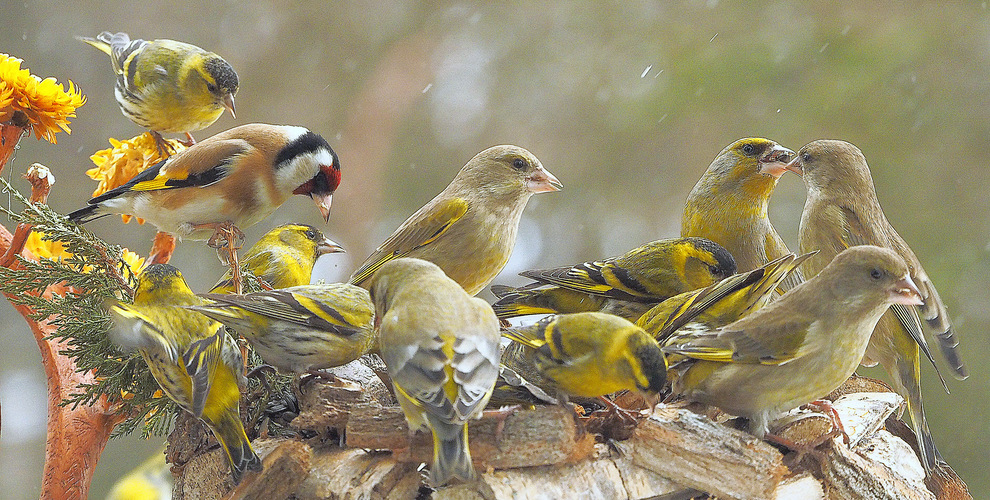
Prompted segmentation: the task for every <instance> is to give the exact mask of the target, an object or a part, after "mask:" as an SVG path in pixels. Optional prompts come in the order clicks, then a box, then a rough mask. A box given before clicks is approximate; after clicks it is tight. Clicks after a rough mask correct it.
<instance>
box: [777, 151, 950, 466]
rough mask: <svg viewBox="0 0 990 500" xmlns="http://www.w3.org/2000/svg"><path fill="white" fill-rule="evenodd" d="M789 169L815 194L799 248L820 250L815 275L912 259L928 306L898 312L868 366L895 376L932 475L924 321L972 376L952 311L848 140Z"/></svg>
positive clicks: (812, 265)
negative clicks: (853, 258)
mask: <svg viewBox="0 0 990 500" xmlns="http://www.w3.org/2000/svg"><path fill="white" fill-rule="evenodd" d="M788 168H789V169H792V170H794V171H795V172H797V173H799V174H801V176H802V177H803V178H804V183H805V185H806V186H807V188H808V199H807V202H806V203H805V205H804V213H803V214H802V215H801V229H800V232H799V243H800V245H801V249H802V251H811V250H819V251H820V252H819V253H818V255H816V256H814V257H812V258H811V259H810V260H808V264H807V268H808V271H809V274H814V273H816V272H818V270H820V269H823V268H824V267H825V266H826V265H827V264H828V262H829V261H830V260H831V259H832V258H833V257H834V256H835V255H836V254H838V253H840V252H842V251H843V250H844V249H845V248H848V247H852V246H854V245H877V246H880V247H884V248H888V249H890V250H892V251H894V252H895V253H897V255H899V256H900V257H901V258H902V259H904V260H905V261H906V262H907V263H908V267H909V268H910V270H911V279H912V280H914V282H915V283H917V284H918V286H919V287H920V289H921V297H922V299H924V303H922V304H919V305H918V307H917V308H915V307H908V305H909V304H899V305H895V306H894V307H892V308H891V310H890V312H888V313H887V314H886V315H884V317H883V318H882V319H881V320H880V323H879V325H877V329H876V331H875V332H873V340H871V341H870V346H869V348H868V349H867V350H866V357H865V359H864V360H863V363H864V364H865V365H867V366H872V365H875V364H877V363H878V362H879V363H880V364H882V365H883V367H884V368H886V369H887V371H888V372H889V373H890V375H891V378H892V379H893V382H894V388H895V389H896V390H897V392H898V393H900V394H901V395H902V396H904V398H905V399H907V401H908V410H909V412H910V414H911V420H912V422H913V424H914V430H915V433H916V434H917V435H918V444H919V448H920V449H921V451H922V453H921V459H922V464H923V465H924V466H925V470H926V471H931V470H932V468H933V467H934V466H935V465H936V461H937V459H938V451H937V450H936V449H935V443H934V441H933V440H932V436H931V431H929V429H928V422H927V420H926V419H925V413H924V407H923V403H922V397H921V363H920V353H919V347H920V349H921V350H922V351H924V353H925V356H926V357H927V358H928V359H929V360H930V361H931V362H932V364H933V365H934V363H935V360H934V359H933V357H932V355H931V352H930V351H929V349H928V345H927V343H926V342H925V339H924V335H923V334H922V323H921V321H920V318H919V314H920V317H921V318H924V320H925V323H927V324H928V327H929V329H930V330H932V331H933V332H934V336H935V338H936V340H937V341H938V345H939V347H940V348H941V350H942V354H943V355H944V357H945V359H946V360H947V361H948V363H949V366H950V367H951V368H952V370H953V373H954V374H955V375H956V376H957V377H959V378H965V377H966V376H967V371H966V368H965V367H964V366H963V362H962V360H961V359H960V357H959V352H958V344H959V342H958V340H956V336H955V333H954V332H953V330H952V325H951V324H950V322H949V315H948V313H947V312H946V309H945V304H943V303H942V299H941V298H940V297H939V294H938V291H937V290H935V285H934V284H933V283H932V281H931V279H930V278H929V276H928V273H926V272H925V268H924V267H922V266H921V262H920V261H919V260H918V257H917V256H916V255H915V254H914V252H913V251H911V248H910V247H909V246H908V244H907V243H906V242H905V241H904V240H903V239H902V238H901V236H900V235H899V234H897V231H895V230H894V228H893V227H892V226H891V225H890V223H889V222H887V217H886V216H884V213H883V210H882V209H881V208H880V202H879V201H877V195H876V190H875V188H874V186H873V178H872V176H871V175H870V167H869V166H868V165H867V164H866V158H865V157H864V156H863V153H862V152H861V151H860V150H859V148H857V147H856V146H853V145H852V144H849V143H848V142H843V141H832V140H822V141H814V142H811V143H809V144H807V145H805V146H804V147H803V148H801V150H800V151H798V153H797V155H796V156H795V158H794V160H793V161H792V162H791V163H790V164H789V165H788ZM936 371H937V368H936ZM943 384H944V382H943Z"/></svg>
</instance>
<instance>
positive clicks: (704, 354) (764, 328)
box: [663, 314, 813, 365]
mask: <svg viewBox="0 0 990 500" xmlns="http://www.w3.org/2000/svg"><path fill="white" fill-rule="evenodd" d="M793 316H795V317H779V315H775V316H769V315H762V317H761V318H760V321H759V322H745V321H744V322H736V323H733V324H732V325H729V326H727V327H725V328H723V329H720V330H715V331H713V332H711V333H706V334H695V335H692V336H691V337H690V338H688V339H687V340H685V341H684V342H679V343H671V344H669V345H665V346H664V347H663V352H664V353H667V354H679V355H682V356H686V357H689V358H694V359H700V360H704V361H716V362H720V363H749V364H761V365H781V364H784V363H788V362H790V361H793V360H795V359H797V358H799V357H801V346H802V345H803V344H804V339H805V337H806V336H807V334H808V330H809V329H810V328H811V327H812V323H813V320H812V318H810V317H808V316H806V315H803V314H795V315H793ZM749 318H752V316H750V317H749ZM747 319H748V318H747ZM740 323H744V324H740Z"/></svg>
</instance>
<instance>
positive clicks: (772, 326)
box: [662, 246, 921, 437]
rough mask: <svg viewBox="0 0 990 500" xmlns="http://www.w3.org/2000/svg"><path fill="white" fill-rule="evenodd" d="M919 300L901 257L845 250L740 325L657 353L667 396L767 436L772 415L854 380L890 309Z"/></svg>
mask: <svg viewBox="0 0 990 500" xmlns="http://www.w3.org/2000/svg"><path fill="white" fill-rule="evenodd" d="M920 303H921V295H920V292H919V291H918V289H917V287H916V286H915V284H914V283H913V282H912V281H911V277H910V274H909V270H908V266H907V264H906V263H905V262H904V259H902V258H900V257H899V256H898V255H897V254H895V253H894V252H891V251H890V250H887V249H884V248H879V247H875V246H859V247H853V248H850V249H848V250H846V251H844V252H842V253H841V254H839V255H838V256H836V258H835V260H833V261H832V262H831V263H830V264H829V265H828V266H826V267H825V269H823V270H822V271H821V273H819V274H818V275H817V276H815V277H814V278H812V279H810V280H808V281H806V282H804V283H802V284H799V285H797V286H795V287H794V288H792V289H791V290H790V291H788V292H787V293H785V294H783V295H782V296H781V297H780V298H778V299H776V300H774V301H772V302H770V303H769V304H767V305H766V306H765V307H763V308H762V309H760V310H758V311H755V312H753V313H752V314H750V315H748V316H746V317H744V318H742V319H740V320H738V321H735V322H733V323H731V324H729V325H726V326H724V327H722V328H716V329H705V328H702V329H687V328H682V329H681V330H679V331H678V332H677V334H675V336H674V337H671V338H670V339H669V340H668V342H667V343H666V345H664V346H663V348H662V350H663V352H664V354H666V355H667V356H668V360H667V361H668V363H670V371H669V372H668V376H671V377H672V380H673V383H672V390H673V392H674V393H675V394H681V395H683V396H685V397H686V398H688V399H689V400H693V401H698V402H701V403H705V404H709V405H714V406H717V407H719V408H721V409H722V410H725V411H726V412H728V413H731V414H733V415H738V416H742V417H746V418H747V419H749V420H750V429H751V430H752V432H753V433H754V434H756V435H757V436H759V437H764V436H765V435H766V433H767V431H768V427H769V424H770V422H771V421H773V420H774V419H775V418H777V417H778V416H780V415H781V414H783V413H784V412H787V411H788V410H791V409H792V408H796V407H798V406H800V405H802V404H805V403H808V402H810V401H813V400H816V399H818V398H821V397H823V396H825V395H826V394H828V393H829V392H831V391H832V390H834V389H835V388H837V387H839V385H841V384H842V382H844V381H845V380H846V379H847V378H849V376H850V375H852V374H853V371H855V369H856V366H857V365H859V360H860V359H861V358H862V357H863V352H864V351H865V350H866V345H867V343H868V342H869V339H870V333H871V332H872V331H873V328H874V326H876V323H877V321H879V320H880V316H882V315H883V313H884V312H885V311H886V310H887V309H888V308H889V306H890V305H891V304H908V305H913V304H920Z"/></svg>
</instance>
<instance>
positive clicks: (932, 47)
mask: <svg viewBox="0 0 990 500" xmlns="http://www.w3.org/2000/svg"><path fill="white" fill-rule="evenodd" d="M817 4H818V5H805V2H799V1H794V0H780V1H770V2H719V1H717V0H707V1H678V2H667V1H663V2H660V1H657V2H641V1H630V2H559V3H558V2H551V3H546V2H528V1H527V2H499V3H497V4H496V3H489V2H419V1H393V2H388V3H384V2H375V1H365V2H322V1H320V2H317V1H311V2H287V1H276V2H249V1H227V2H200V1H173V2H160V1H145V0H129V1H128V2H94V1H77V2H62V1H55V0H27V1H9V2H7V3H6V4H4V7H3V18H4V20H3V28H2V29H0V51H2V52H7V53H10V54H12V55H16V56H18V57H20V58H23V59H25V63H24V66H25V67H28V68H30V69H31V70H32V72H33V73H34V74H37V75H39V76H42V77H47V76H55V77H57V78H58V79H59V81H61V82H66V81H67V80H69V79H71V80H72V81H73V82H75V83H76V84H77V85H79V86H80V87H81V88H82V89H83V91H84V92H85V94H86V95H87V97H88V99H89V101H88V103H87V104H86V105H84V106H83V107H81V108H80V109H79V110H78V117H77V118H76V119H75V120H73V122H72V129H73V132H72V134H71V135H64V134H60V135H59V138H58V144H57V145H50V144H48V143H42V142H38V141H36V140H35V139H34V138H33V137H27V138H25V139H24V140H22V141H21V148H20V150H19V151H18V152H17V154H16V156H15V157H14V159H13V162H12V164H11V165H9V166H8V167H7V169H6V171H5V172H4V175H5V176H7V177H12V178H13V179H14V182H15V184H16V185H17V186H20V187H21V189H22V190H23V191H24V192H27V191H28V189H27V186H26V185H25V184H24V182H23V181H21V180H20V179H19V177H20V175H21V174H22V173H23V172H24V171H25V170H26V169H27V167H28V166H29V165H30V164H31V163H32V162H41V163H44V164H46V165H48V166H50V167H51V168H52V169H53V170H54V172H55V175H56V177H57V179H58V183H57V184H56V185H55V188H54V190H53V193H52V196H51V200H50V201H51V205H52V206H53V207H55V208H56V209H57V210H59V211H62V212H68V211H70V210H72V209H75V208H78V207H80V206H82V204H83V203H84V202H85V200H86V199H87V198H88V197H89V195H90V194H91V192H92V190H93V189H94V188H95V182H94V181H91V180H89V179H88V178H87V177H86V176H85V174H84V171H85V170H86V169H87V168H89V166H90V162H89V159H88V157H89V155H91V154H92V153H93V152H95V151H96V150H98V149H103V148H105V147H107V138H108V137H116V138H127V137H131V136H134V135H136V134H138V133H140V132H141V130H140V129H139V128H138V127H137V126H136V125H134V124H132V123H130V122H129V121H128V120H126V119H125V118H124V117H123V116H122V115H121V114H120V112H119V111H118V108H117V105H116V104H115V102H114V100H113V93H112V87H111V86H112V76H111V72H110V66H109V61H108V58H107V57H106V56H105V55H103V54H101V53H99V52H98V51H96V50H94V49H92V48H91V47H88V46H86V45H84V44H82V43H80V42H78V41H76V40H74V39H73V36H74V35H88V36H93V35H95V34H97V33H99V32H100V31H102V30H113V31H126V32H129V33H130V34H131V35H132V37H140V38H146V39H151V38H172V39H177V40H183V41H187V42H190V43H194V44H197V45H200V46H202V47H205V48H208V49H210V50H213V51H215V52H217V53H219V54H221V55H222V56H223V57H225V58H226V59H227V60H228V61H229V62H230V63H231V64H232V65H233V66H234V68H235V69H236V70H237V72H238V74H239V75H240V78H241V89H240V92H239V93H238V94H237V98H236V100H237V118H236V120H235V119H233V118H231V117H230V116H229V115H225V116H224V117H222V118H221V119H220V120H219V121H218V122H217V123H215V124H214V125H213V126H212V127H210V128H209V129H207V130H205V131H201V132H199V133H198V134H197V136H198V137H199V138H205V137H207V136H209V135H212V134H213V133H216V132H220V131H222V130H225V129H227V128H229V127H232V126H235V125H238V124H243V123H248V122H269V123H285V124H296V125H304V126H307V127H309V128H311V129H313V130H315V131H318V132H320V133H321V134H323V135H324V136H325V137H326V138H327V139H328V140H329V141H330V143H331V144H332V145H333V147H334V148H335V150H336V151H337V152H338V154H339V156H340V158H341V163H342V165H343V184H342V185H341V188H340V190H339V191H338V192H337V196H335V201H334V205H333V216H332V218H331V220H330V224H329V226H327V228H326V232H327V234H328V235H329V236H330V237H331V238H332V239H334V240H336V241H337V242H339V243H341V244H343V245H344V246H345V247H346V248H347V249H348V253H347V254H345V255H334V256H328V257H326V258H324V259H321V261H320V263H319V265H318V275H319V277H320V278H324V279H328V280H342V279H344V278H345V277H346V276H347V275H348V274H349V273H350V271H351V270H352V269H353V267H354V265H355V264H356V263H357V262H359V261H361V260H362V259H363V258H364V257H365V256H366V255H367V254H368V253H369V252H370V251H371V250H372V249H373V248H374V247H375V246H376V245H377V244H378V243H379V242H380V241H381V240H382V239H383V238H384V237H385V236H387V235H388V234H389V233H390V232H391V231H392V230H393V229H394V228H395V227H396V226H397V225H398V224H399V223H400V222H401V221H402V220H404V219H405V218H406V217H407V216H408V215H409V214H411V213H412V212H413V211H414V210H416V209H417V208H418V207H419V206H421V205H422V204H423V203H425V202H426V201H427V200H429V199H430V198H432V197H433V196H434V195H435V194H436V193H437V192H439V191H440V190H441V189H442V188H443V187H444V186H446V184H447V183H448V182H449V180H450V179H451V178H452V177H453V175H454V173H455V172H456V171H457V170H458V169H459V168H460V167H461V166H462V165H463V164H464V163H465V162H466V161H467V160H468V159H470V158H471V157H472V156H473V155H474V154H475V153H477V152H479V151H481V150H482V149H484V148H487V147H488V146H491V145H495V144H502V143H513V144H517V145H520V146H523V147H525V148H527V149H529V150H530V151H532V152H533V153H534V154H536V155H537V156H538V157H539V158H540V159H541V160H542V162H543V164H544V165H545V166H546V167H547V168H548V169H549V170H550V171H551V172H553V173H554V174H555V175H556V176H557V177H558V178H559V179H560V180H561V181H562V182H563V184H564V189H563V190H562V191H561V192H559V193H551V194H543V195H539V196H536V197H534V198H533V199H532V200H531V201H530V204H529V206H528V208H527V209H526V215H525V218H524V220H523V224H522V229H521V232H520V237H519V240H518V243H517V247H516V251H515V254H514V256H513V260H512V262H511V263H510V265H509V266H508V268H507V269H506V270H505V272H504V273H503V275H502V276H500V277H499V278H498V279H497V280H496V282H502V283H514V282H517V278H515V276H514V275H515V273H516V272H518V271H519V270H522V269H524V268H531V267H537V266H539V267H545V266H553V265H561V264H567V263H575V262H579V261H583V260H587V259H592V258H598V257H604V256H609V255H615V254H619V253H622V252H624V251H626V250H628V249H630V248H632V247H634V246H637V245H640V244H642V243H644V242H647V241H650V240H653V239H657V238H660V237H670V236H676V235H677V234H678V231H679V226H680V222H679V221H680V211H681V205H682V203H683V201H684V198H685V197H686V196H687V193H688V192H689V190H690V189H691V187H692V186H693V185H694V183H695V182H696V180H697V179H698V177H699V176H700V175H701V173H702V172H703V171H704V170H705V168H706V167H707V166H708V164H709V163H710V161H711V160H712V158H713V157H714V156H715V155H716V154H717V153H718V152H719V151H720V150H721V149H722V148H723V147H724V146H725V145H727V144H729V143H731V142H732V141H734V140H736V139H739V138H741V137H747V136H764V137H769V138H771V139H774V140H776V141H777V142H779V143H781V144H783V145H785V146H788V147H790V148H792V149H795V150H797V149H798V148H799V147H801V146H802V145H803V144H805V143H806V142H808V141H811V140H814V139H820V138H835V139H844V140H847V141H850V142H852V143H854V144H856V145H858V146H859V147H860V148H862V150H863V151H864V153H865V154H866V157H867V158H868V160H869V162H870V165H871V168H872V170H873V175H874V178H875V181H876V187H877V191H878V195H879V198H880V201H881V203H882V205H883V207H884V209H885V211H886V214H887V217H888V218H889V219H890V220H891V222H892V223H893V225H894V226H895V227H896V228H898V230H899V231H900V233H901V234H902V236H904V238H905V239H906V240H907V241H908V242H909V243H910V244H911V245H912V247H913V248H914V250H915V251H916V253H917V254H918V255H919V257H920V258H921V260H922V262H924V263H925V266H926V267H927V269H928V272H929V274H930V275H931V276H932V277H933V279H934V281H935V283H937V284H938V287H939V290H940V292H941V295H942V297H943V298H944V300H945V301H946V302H947V303H948V305H949V307H950V312H951V314H952V318H953V320H954V322H955V324H956V325H957V329H958V332H959V336H960V338H961V340H962V342H963V354H964V356H965V360H966V361H968V364H969V368H970V371H971V374H972V375H971V377H970V378H969V380H967V381H963V382H959V381H956V380H951V379H950V380H949V381H948V383H949V387H950V388H951V390H952V394H951V395H947V394H945V393H944V392H943V391H942V390H941V388H940V387H939V384H938V382H937V380H936V378H935V376H934V372H933V371H932V370H931V367H930V366H925V367H924V384H925V387H926V393H925V396H926V403H927V408H928V416H929V419H930V423H931V427H932V430H933V433H934V435H935V439H936V442H937V443H938V445H939V448H940V450H941V452H942V454H943V455H944V457H945V458H946V459H947V460H948V462H949V463H950V464H951V465H952V466H953V467H954V468H955V469H956V470H957V471H958V472H959V474H960V475H961V476H962V477H963V479H964V480H966V481H967V482H968V484H969V486H970V487H971V488H972V490H973V492H974V494H975V495H976V497H977V498H981V497H982V498H987V497H988V496H990V477H988V476H987V475H986V473H985V470H986V463H987V461H988V458H990V453H988V451H987V450H988V446H990V442H988V433H987V428H988V426H990V419H988V418H987V414H988V402H987V398H986V394H987V393H988V389H990V382H988V374H990V369H988V367H987V364H986V363H983V362H982V361H983V360H984V359H987V357H988V355H990V348H988V345H987V343H986V341H985V339H986V334H985V332H986V331H987V328H988V326H990V311H988V299H987V287H988V284H990V256H988V249H990V246H988V245H990V237H988V229H990V215H988V214H990V194H988V187H990V179H988V176H990V174H988V165H987V163H988V161H990V160H988V158H990V157H988V155H987V151H988V145H990V116H988V115H990V78H988V75H990V14H988V9H987V3H986V2H982V3H981V2H958V3H953V4H945V5H942V4H939V5H935V4H934V3H930V2H924V1H904V2H882V3H876V2H866V1H862V2H842V3H841V4H840V3H839V2H835V3H833V2H817ZM4 202H5V203H10V201H9V199H8V200H5V201H4ZM803 204H804V187H803V184H802V183H801V181H800V179H799V178H798V177H797V176H794V175H789V174H788V175H785V176H784V177H783V178H782V179H781V181H780V184H779V186H778V188H777V191H776V193H775V195H774V197H773V199H772V200H771V207H770V211H771V213H770V216H771V219H772V220H773V221H774V224H775V226H776V227H777V230H778V231H779V232H780V233H781V235H782V236H783V237H784V238H785V240H787V241H788V243H789V244H791V246H792V248H794V246H795V245H796V239H797V230H798V222H799V220H800V214H801V210H802V207H803ZM289 221H298V222H306V223H311V224H315V225H321V226H322V221H321V220H320V216H319V214H318V213H317V211H316V210H315V209H314V207H313V206H312V203H311V202H310V201H309V200H308V199H305V198H302V197H295V198H294V199H292V200H290V202H288V203H287V204H286V205H285V206H283V207H282V208H281V209H280V210H278V212H277V213H275V214H274V215H273V216H272V217H270V218H269V219H267V220H265V221H263V222H262V223H260V224H258V225H257V226H255V227H254V228H252V229H251V230H249V231H248V239H249V241H248V243H249V244H250V243H251V242H253V240H254V239H255V238H257V236H259V235H260V234H262V233H263V232H264V231H266V230H268V229H270V228H271V227H273V226H275V225H277V224H280V223H284V222H289ZM6 224H7V225H8V227H10V226H11V224H10V223H9V222H6ZM91 229H93V230H94V231H95V232H96V233H97V234H99V235H101V236H103V237H104V238H106V239H108V240H110V241H112V242H115V243H119V244H123V245H125V246H127V247H130V248H131V249H134V250H136V251H138V252H140V253H146V252H147V250H148V248H149V247H150V238H151V237H152V235H153V233H154V230H153V228H151V227H147V226H137V225H135V224H133V223H132V224H130V225H127V226H124V225H122V224H121V222H120V220H119V219H118V218H113V217H108V218H106V219H103V220H101V221H99V222H98V223H94V224H92V226H91ZM173 263H174V264H176V265H178V266H179V267H180V268H181V269H183V270H184V271H185V274H186V276H187V277H188V278H190V281H191V284H192V286H193V288H194V289H196V290H198V291H203V290H205V289H207V288H209V287H210V286H211V285H212V284H213V283H214V282H215V280H216V279H217V278H218V277H219V275H220V274H221V273H222V271H223V269H222V268H221V267H220V264H219V262H218V261H217V259H216V257H215V256H214V254H213V252H212V251H211V250H209V249H208V248H207V247H206V246H205V245H203V244H202V243H198V242H187V243H185V244H182V245H180V247H179V249H178V251H177V253H176V255H175V258H174V260H173ZM485 294H486V297H490V296H488V295H487V291H486V292H485ZM0 317H2V318H3V321H2V327H0V328H2V334H3V339H4V340H3V349H0V401H2V411H3V415H2V417H3V420H2V422H3V429H2V440H0V470H2V471H3V473H2V474H0V497H3V498H32V497H37V494H38V491H39V485H40V481H41V470H42V460H43V449H44V437H45V436H44V430H45V412H46V410H45V401H46V389H45V380H44V375H43V372H42V369H41V363H40V358H39V355H38V352H37V346H36V345H35V343H34V340H33V338H32V337H31V335H30V333H29V331H28V330H27V328H26V326H25V325H24V323H23V322H22V321H21V318H20V316H18V315H16V313H14V312H13V311H12V309H11V308H10V307H9V305H8V304H7V303H6V302H3V304H2V309H0ZM940 361H941V360H940ZM869 373H870V374H875V373H874V372H869ZM161 442H162V439H160V438H152V439H151V440H150V441H144V440H141V439H139V438H137V437H129V438H126V439H121V440H115V441H113V442H111V443H110V444H109V446H108V447H107V449H106V452H105V453H104V455H103V458H102V459H101V461H100V464H99V466H98V468H97V470H96V476H95V478H94V483H93V488H92V491H91V492H92V497H93V498H102V497H103V496H104V495H105V494H106V492H107V490H108V488H109V487H110V484H112V482H113V481H114V480H115V478H116V477H117V476H119V475H120V474H122V473H123V472H125V471H126V470H128V469H129V468H131V467H133V466H134V465H135V464H137V463H138V462H140V461H142V460H143V459H144V458H145V457H146V456H147V455H149V454H151V453H153V452H154V451H155V450H156V449H157V448H158V447H159V446H160V444H161Z"/></svg>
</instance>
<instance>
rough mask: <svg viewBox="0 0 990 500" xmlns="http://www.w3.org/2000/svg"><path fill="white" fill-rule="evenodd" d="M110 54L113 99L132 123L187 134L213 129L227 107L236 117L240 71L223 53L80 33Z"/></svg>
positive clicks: (157, 135) (171, 43)
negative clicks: (113, 82)
mask: <svg viewBox="0 0 990 500" xmlns="http://www.w3.org/2000/svg"><path fill="white" fill-rule="evenodd" d="M76 38H78V39H79V40H81V41H83V42H85V43H88V44H89V45H92V46H93V47H96V48H97V49H99V50H100V51H102V52H104V53H105V54H107V55H108V56H110V64H111V65H112V66H113V72H114V74H116V75H117V80H116V83H115V84H114V92H113V94H114V97H115V98H116V99H117V104H118V105H120V111H121V112H122V113H123V114H124V116H126V117H127V118H129V119H130V120H131V121H132V122H134V123H136V124H138V125H140V126H142V127H145V128H148V129H151V131H152V133H154V134H155V138H156V140H157V141H159V144H160V145H161V144H164V141H163V139H162V137H161V132H172V133H185V134H187V136H188V137H189V138H190V139H192V135H190V134H189V132H195V131H197V130H202V129H204V128H206V127H209V126H210V125H212V124H213V122H215V121H217V119H218V118H220V115H222V114H223V111H224V110H225V109H226V110H228V111H230V115H231V116H234V94H236V93H237V87H238V82H237V73H236V72H234V68H232V67H231V66H230V64H228V63H227V61H225V60H224V59H223V58H222V57H220V56H218V55H216V54H214V53H213V52H208V51H206V50H203V49H201V48H199V47H197V46H195V45H190V44H188V43H183V42H176V41H174V40H152V41H150V42H146V41H144V40H141V39H135V40H131V38H130V37H129V36H128V35H127V33H110V32H109V31H104V32H103V33H100V34H99V35H97V36H96V38H88V37H76Z"/></svg>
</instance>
